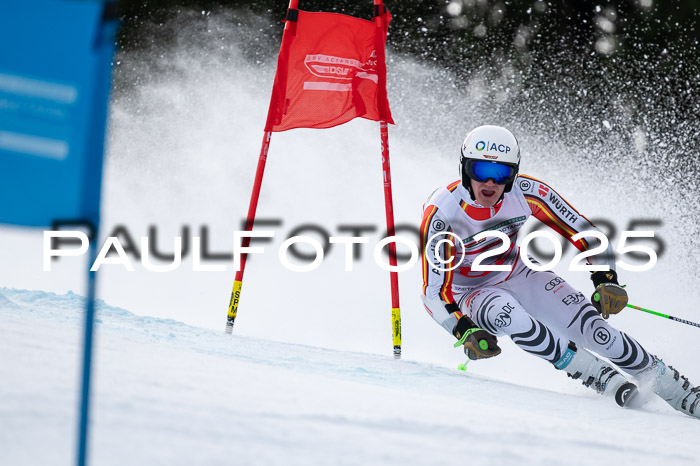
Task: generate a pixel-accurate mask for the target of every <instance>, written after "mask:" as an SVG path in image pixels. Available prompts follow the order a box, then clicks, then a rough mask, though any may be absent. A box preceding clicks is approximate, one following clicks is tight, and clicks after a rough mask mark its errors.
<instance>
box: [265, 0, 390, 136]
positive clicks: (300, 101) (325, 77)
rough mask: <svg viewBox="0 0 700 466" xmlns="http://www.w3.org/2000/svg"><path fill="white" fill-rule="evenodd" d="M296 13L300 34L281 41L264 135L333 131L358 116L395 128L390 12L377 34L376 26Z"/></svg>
mask: <svg viewBox="0 0 700 466" xmlns="http://www.w3.org/2000/svg"><path fill="white" fill-rule="evenodd" d="M294 11H297V12H298V16H297V22H296V25H295V26H296V32H295V33H294V32H293V31H294V30H291V31H287V32H285V34H284V37H283V39H282V46H281V48H280V54H279V58H278V62H277V73H276V75H275V83H274V87H273V90H272V98H271V99H270V110H269V112H268V119H267V124H266V125H265V131H286V130H289V129H293V128H331V127H333V126H337V125H341V124H343V123H346V122H348V121H350V120H352V119H353V118H357V117H361V118H366V119H368V120H374V121H381V120H384V121H386V122H388V123H392V124H393V123H394V121H393V119H392V118H391V111H390V109H389V102H388V101H387V97H386V64H385V62H384V46H385V43H386V34H387V29H388V25H389V21H390V20H391V16H390V15H389V13H388V12H386V13H384V14H383V17H384V28H383V31H381V32H378V31H377V29H378V28H377V25H376V24H375V23H374V22H372V21H366V20H364V19H360V18H355V17H352V16H346V15H342V14H337V13H311V12H306V11H301V10H294ZM287 21H290V20H289V19H288V20H287ZM376 35H381V37H379V38H376V37H375V36H376ZM375 39H378V40H375ZM377 49H379V50H377Z"/></svg>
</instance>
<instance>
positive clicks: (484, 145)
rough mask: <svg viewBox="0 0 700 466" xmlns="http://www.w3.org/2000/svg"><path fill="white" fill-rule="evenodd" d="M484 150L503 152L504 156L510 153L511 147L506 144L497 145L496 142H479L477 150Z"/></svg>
mask: <svg viewBox="0 0 700 466" xmlns="http://www.w3.org/2000/svg"><path fill="white" fill-rule="evenodd" d="M484 149H486V150H489V151H498V152H503V153H504V154H507V153H508V152H510V147H509V146H507V145H505V144H496V143H495V142H489V141H479V142H477V143H476V150H478V151H479V152H481V151H482V150H484Z"/></svg>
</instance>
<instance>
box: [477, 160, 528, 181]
mask: <svg viewBox="0 0 700 466" xmlns="http://www.w3.org/2000/svg"><path fill="white" fill-rule="evenodd" d="M466 170H467V175H469V178H471V179H473V180H476V181H478V182H480V183H483V182H485V181H487V180H489V179H491V180H493V182H494V183H496V184H508V183H510V182H511V181H513V179H514V178H515V174H516V169H515V167H513V166H512V165H504V164H502V163H498V162H488V161H486V160H469V161H468V162H467V166H466Z"/></svg>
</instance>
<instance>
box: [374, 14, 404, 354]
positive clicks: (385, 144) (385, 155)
mask: <svg viewBox="0 0 700 466" xmlns="http://www.w3.org/2000/svg"><path fill="white" fill-rule="evenodd" d="M383 15H384V4H383V1H382V0H374V21H375V23H376V26H377V29H376V33H375V34H376V35H375V44H376V50H377V58H378V63H379V64H380V66H382V67H383V68H384V69H383V70H381V71H380V70H379V69H378V72H379V74H380V75H383V76H384V79H385V77H386V65H385V63H386V57H385V52H384V40H383V35H384V16H383ZM379 37H382V40H379V39H378V38H379ZM380 45H381V47H380ZM380 88H382V86H380ZM384 97H385V96H384ZM379 133H380V137H381V147H382V173H383V176H384V206H385V208H386V231H387V236H390V237H391V236H395V235H396V231H395V229H394V201H393V196H392V194H391V167H390V165H389V127H388V124H387V122H386V121H385V120H381V121H380V122H379ZM389 265H390V266H391V267H396V243H395V242H391V243H389ZM389 277H390V279H391V330H392V343H393V345H394V359H400V358H401V308H400V307H399V274H398V272H389Z"/></svg>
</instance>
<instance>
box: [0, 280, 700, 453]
mask: <svg viewBox="0 0 700 466" xmlns="http://www.w3.org/2000/svg"><path fill="white" fill-rule="evenodd" d="M83 306H84V300H83V298H81V297H79V296H78V295H76V294H72V293H68V294H64V295H58V294H53V293H46V292H37V291H23V290H15V289H8V288H0V354H2V361H3V362H2V364H0V380H2V384H0V419H2V423H1V427H0V464H3V465H13V466H22V465H37V464H47V465H48V464H50V465H68V464H71V463H72V461H73V459H74V457H73V455H74V445H75V442H74V439H75V435H74V433H75V429H76V426H77V420H76V409H75V408H76V406H77V402H78V400H77V398H76V394H77V385H78V383H77V382H78V377H77V374H78V372H79V371H78V367H77V361H78V360H79V353H80V349H81V348H80V345H79V344H78V341H79V336H80V329H81V323H82V309H83ZM97 319H98V320H97V339H96V356H95V376H96V377H95V385H94V388H95V389H94V398H93V412H92V442H91V449H90V459H91V460H92V464H95V465H124V464H133V465H137V464H142V465H146V464H148V465H158V464H163V465H166V464H167V465H180V464H181V465H192V464H207V465H216V464H222V465H223V464H226V465H230V464H236V465H248V464H257V465H274V464H280V465H314V464H319V465H329V464H333V465H336V464H337V465H343V464H354V465H360V464H362V465H367V464H383V465H400V466H405V465H420V464H425V465H434V464H455V465H463V464H465V462H479V463H488V464H496V465H498V464H591V465H593V464H635V465H644V464H649V465H658V464H665V465H676V464H678V465H680V464H688V465H690V464H697V463H698V462H699V461H700V452H699V451H698V449H697V448H696V446H697V439H698V435H700V422H698V421H697V420H695V419H691V418H689V417H686V416H684V415H682V414H679V413H676V412H674V411H672V410H670V408H667V407H666V406H665V404H664V403H663V402H661V401H660V400H656V399H654V400H651V401H650V402H648V403H647V404H646V405H644V406H642V407H641V408H639V409H634V410H632V409H622V408H619V407H617V405H615V403H614V401H613V400H611V399H607V398H603V397H599V396H598V395H596V394H595V393H593V392H592V391H590V392H589V391H586V390H582V391H581V392H580V393H576V394H573V395H571V394H569V395H567V394H562V393H557V392H556V391H550V390H542V389H536V388H527V387H523V386H518V385H513V384H510V383H506V382H501V381H498V380H493V379H490V378H488V377H484V376H479V375H475V374H472V373H471V369H470V370H468V372H466V373H464V372H460V371H458V370H456V369H454V368H447V367H442V366H437V365H432V364H427V363H421V362H416V361H409V360H402V361H395V360H393V359H392V358H391V357H388V356H379V355H373V354H367V353H359V352H345V351H336V350H328V349H322V348H316V347H310V346H303V345H296V344H289V343H282V342H277V341H272V340H265V339H259V338H250V337H243V336H239V335H234V336H233V337H231V336H227V335H224V334H222V333H221V332H218V331H212V330H207V329H202V328H197V327H192V326H188V325H185V324H183V323H181V322H177V321H175V320H169V319H157V318H152V317H145V316H137V315H134V314H132V313H130V312H128V311H126V310H124V309H120V308H116V307H111V306H108V305H105V304H104V303H100V304H99V305H98V313H97ZM477 364H479V363H472V365H474V366H475V365H477ZM557 375H558V376H559V377H561V378H564V379H566V377H565V376H564V374H563V373H560V374H557Z"/></svg>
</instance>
